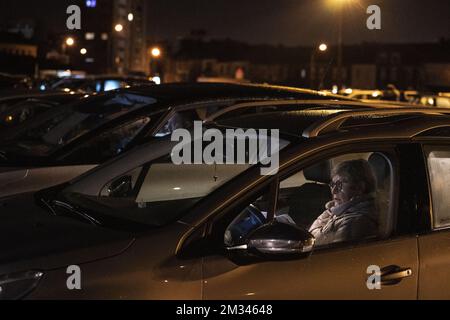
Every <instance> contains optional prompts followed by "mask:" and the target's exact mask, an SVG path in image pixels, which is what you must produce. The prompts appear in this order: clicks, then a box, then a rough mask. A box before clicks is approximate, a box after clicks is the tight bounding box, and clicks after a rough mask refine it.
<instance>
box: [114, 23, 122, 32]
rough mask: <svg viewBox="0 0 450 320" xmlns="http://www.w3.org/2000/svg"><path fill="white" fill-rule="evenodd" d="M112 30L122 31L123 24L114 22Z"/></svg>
mask: <svg viewBox="0 0 450 320" xmlns="http://www.w3.org/2000/svg"><path fill="white" fill-rule="evenodd" d="M114 30H116V31H117V32H122V31H123V25H121V24H120V23H118V24H116V26H115V27H114Z"/></svg>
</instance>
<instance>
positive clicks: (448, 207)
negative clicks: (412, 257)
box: [426, 147, 450, 229]
mask: <svg viewBox="0 0 450 320" xmlns="http://www.w3.org/2000/svg"><path fill="white" fill-rule="evenodd" d="M426 157H427V164H428V174H429V179H430V187H431V198H432V204H433V229H440V228H447V227H449V226H450V198H449V196H448V191H449V190H450V148H449V147H427V148H426Z"/></svg>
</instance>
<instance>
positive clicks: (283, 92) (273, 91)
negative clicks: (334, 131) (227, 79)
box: [122, 83, 354, 101]
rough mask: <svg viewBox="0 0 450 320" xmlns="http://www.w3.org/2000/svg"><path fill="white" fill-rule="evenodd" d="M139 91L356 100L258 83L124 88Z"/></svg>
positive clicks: (172, 96)
mask: <svg viewBox="0 0 450 320" xmlns="http://www.w3.org/2000/svg"><path fill="white" fill-rule="evenodd" d="M122 90H125V91H129V92H134V93H136V94H143V95H151V96H152V97H154V98H156V99H159V100H165V101H177V100H178V101H200V100H212V99H219V98H236V99H239V98H245V97H255V98H256V97H260V98H275V99H282V98H296V99H312V100H313V99H336V100H347V101H354V100H352V99H349V98H346V97H342V96H338V95H332V94H325V93H323V92H318V91H313V90H308V89H299V88H293V87H283V86H274V85H258V84H235V83H169V84H162V85H142V86H136V87H132V88H129V89H122Z"/></svg>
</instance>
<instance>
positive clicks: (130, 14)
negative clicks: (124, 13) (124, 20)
mask: <svg viewBox="0 0 450 320" xmlns="http://www.w3.org/2000/svg"><path fill="white" fill-rule="evenodd" d="M133 20H134V14H132V13H129V14H128V21H130V22H131V21H133Z"/></svg>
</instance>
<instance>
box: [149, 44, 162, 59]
mask: <svg viewBox="0 0 450 320" xmlns="http://www.w3.org/2000/svg"><path fill="white" fill-rule="evenodd" d="M151 53H152V57H153V58H159V57H160V56H161V49H159V48H157V47H155V48H153V49H152V51H151Z"/></svg>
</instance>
